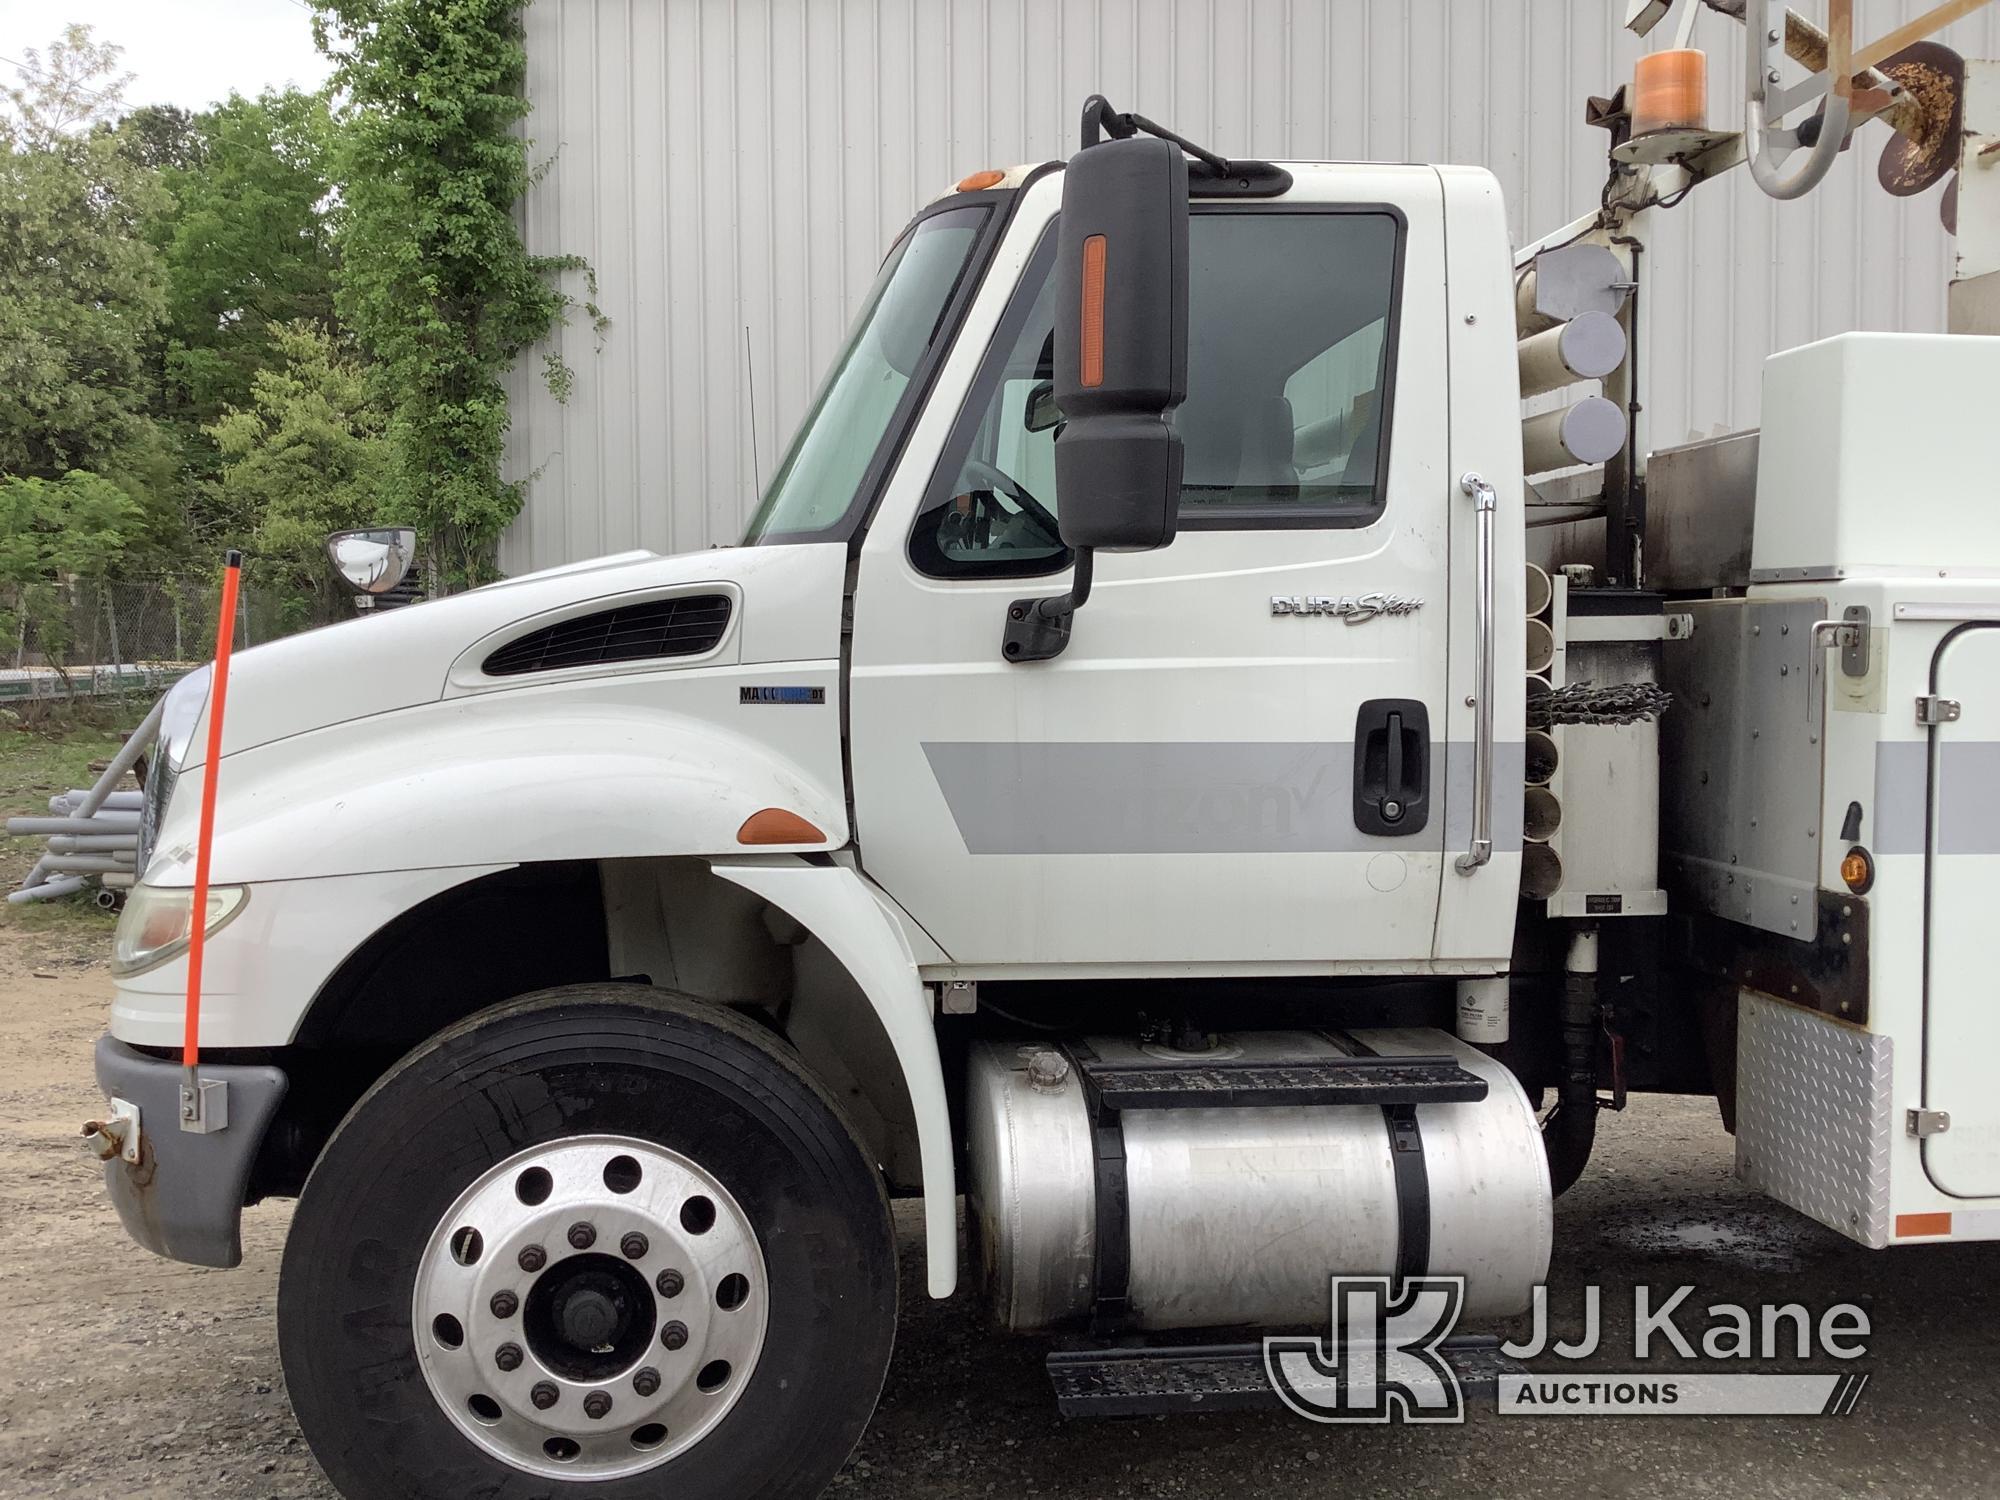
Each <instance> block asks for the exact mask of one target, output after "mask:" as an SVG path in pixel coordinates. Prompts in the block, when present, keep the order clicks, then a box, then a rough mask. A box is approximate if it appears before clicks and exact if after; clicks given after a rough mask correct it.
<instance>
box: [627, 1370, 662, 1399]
mask: <svg viewBox="0 0 2000 1500" xmlns="http://www.w3.org/2000/svg"><path fill="white" fill-rule="evenodd" d="M632 1389H633V1390H635V1391H637V1392H638V1393H639V1394H640V1395H642V1396H656V1395H658V1394H659V1391H660V1372H659V1371H658V1370H656V1369H654V1368H653V1367H652V1366H651V1365H648V1366H647V1367H646V1368H645V1369H643V1370H641V1371H640V1372H639V1373H638V1374H637V1375H634V1376H633V1377H632Z"/></svg>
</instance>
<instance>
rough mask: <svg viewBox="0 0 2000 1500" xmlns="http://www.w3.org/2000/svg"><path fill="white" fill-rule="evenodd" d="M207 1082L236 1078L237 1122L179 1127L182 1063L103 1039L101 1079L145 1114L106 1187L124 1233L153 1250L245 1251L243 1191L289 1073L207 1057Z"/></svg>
mask: <svg viewBox="0 0 2000 1500" xmlns="http://www.w3.org/2000/svg"><path fill="white" fill-rule="evenodd" d="M201 1077H202V1081H203V1082H207V1083H212V1082H220V1083H223V1084H226V1085H227V1086H228V1091H229V1103H228V1110H229V1115H228V1119H229V1123H228V1124H227V1125H225V1126H223V1127H222V1128H221V1129H219V1130H214V1131H211V1132H209V1133H207V1134H199V1133H196V1132H193V1131H184V1130H182V1129H181V1121H180V1111H181V1079H182V1069H181V1066H180V1064H179V1063H178V1062H172V1061H169V1060H167V1059H165V1058H160V1057H154V1056H151V1055H150V1054H148V1053H144V1052H140V1051H138V1050H137V1049H136V1048H133V1047H128V1046H126V1045H125V1043H123V1042H121V1041H118V1040H117V1039H116V1038H115V1037H109V1036H105V1037H100V1038H98V1042H97V1086H98V1087H99V1088H101V1089H103V1090H104V1092H105V1094H106V1096H107V1097H109V1098H111V1099H114V1100H122V1101H124V1102H125V1103H126V1104H127V1105H130V1106H132V1108H133V1110H135V1111H136V1113H137V1117H138V1118H137V1125H136V1128H137V1130H138V1133H139V1140H138V1149H137V1151H136V1153H131V1152H128V1153H126V1154H127V1155H132V1154H136V1155H137V1158H138V1159H137V1160H136V1161H128V1160H126V1159H125V1158H124V1157H123V1156H120V1155H116V1154H114V1155H113V1156H112V1157H111V1159H110V1160H108V1161H107V1162H105V1164H104V1186H105V1189H106V1191H108V1192H109V1193H110V1194H111V1202H112V1203H113V1205H114V1206H115V1207H116V1208H117V1210H118V1217H119V1219H120V1220H121V1221H123V1223H124V1225H125V1232H126V1233H127V1234H129V1235H131V1236H132V1238H133V1239H135V1240H137V1241H138V1242H139V1243H140V1244H141V1245H143V1246H145V1247H146V1248H147V1249H148V1250H150V1251H152V1252H153V1253H154V1254H155V1255H163V1256H165V1257H166V1258H167V1259H169V1260H182V1261H186V1262H188V1263H189V1264H190V1265H197V1266H234V1265H237V1264H240V1263H241V1262H242V1259H243V1235H242V1229H243V1197H244V1192H245V1190H246V1189H247V1188H248V1186H249V1183H250V1169H251V1167H252V1166H253V1165H255V1163H256V1160H257V1152H258V1150H259V1148H261V1147H262V1145H263V1144H264V1133H265V1132H266V1131H267V1130H269V1129H270V1127H271V1120H272V1118H273V1117H274V1116H275V1115H276V1114H277V1112H278V1106H279V1104H281V1103H282V1102H283V1101H284V1097H285V1090H286V1087H287V1083H286V1079H285V1075H284V1073H283V1071H281V1070H280V1069H278V1068H273V1067H262V1066H244V1065H240V1064H221V1065H217V1064H212V1063H203V1064H202V1065H201Z"/></svg>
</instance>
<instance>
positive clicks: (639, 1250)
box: [618, 1229, 649, 1260]
mask: <svg viewBox="0 0 2000 1500" xmlns="http://www.w3.org/2000/svg"><path fill="white" fill-rule="evenodd" d="M618 1248H619V1249H620V1250H623V1251H624V1252H625V1258H626V1259H627V1260H644V1259H645V1258H646V1251H647V1249H648V1248H649V1247H648V1246H647V1244H646V1237H645V1236H644V1235H643V1234H641V1233H639V1231H638V1230H636V1229H635V1230H633V1231H632V1232H631V1233H630V1234H628V1235H626V1236H625V1238H624V1239H622V1240H620V1241H619V1242H618Z"/></svg>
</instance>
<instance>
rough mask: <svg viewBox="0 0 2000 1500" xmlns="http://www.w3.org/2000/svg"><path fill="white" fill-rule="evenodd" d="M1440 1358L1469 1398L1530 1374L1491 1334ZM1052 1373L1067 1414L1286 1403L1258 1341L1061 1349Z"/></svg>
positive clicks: (1470, 1337)
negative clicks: (1510, 1378) (1503, 1378)
mask: <svg viewBox="0 0 2000 1500" xmlns="http://www.w3.org/2000/svg"><path fill="white" fill-rule="evenodd" d="M1438 1353H1439V1354H1441V1355H1442V1356H1443V1357H1444V1361H1445V1363H1446V1364H1448V1365H1449V1366H1451V1369H1452V1373H1454V1374H1455V1375H1457V1376H1458V1385H1459V1390H1460V1392H1461V1393H1462V1394H1463V1395H1465V1396H1466V1397H1472V1396H1486V1395H1491V1394H1494V1393H1495V1392H1496V1391H1497V1389H1498V1387H1499V1381H1500V1377H1501V1376H1502V1375H1517V1374H1524V1373H1525V1372H1526V1369H1525V1366H1523V1365H1521V1364H1519V1363H1517V1362H1516V1361H1514V1360H1512V1359H1510V1358H1508V1357H1507V1356H1506V1355H1505V1354H1502V1353H1501V1352H1500V1340H1499V1339H1497V1338H1495V1337H1492V1336H1491V1335H1485V1334H1460V1335H1455V1336H1453V1337H1452V1338H1448V1339H1446V1340H1445V1341H1444V1342H1443V1343H1442V1344H1440V1345H1439V1346H1438ZM1048 1372H1049V1383H1050V1384H1051V1385H1053V1386H1054V1387H1055V1393H1056V1408H1057V1410H1059V1411H1060V1412H1061V1413H1062V1414H1063V1415H1064V1416H1065V1417H1157V1416H1169V1415H1175V1414H1191V1413H1199V1412H1242V1411H1269V1410H1272V1409H1274V1408H1277V1407H1280V1406H1281V1405H1282V1404H1283V1403H1282V1402H1281V1401H1280V1400H1279V1398H1278V1393H1277V1391H1276V1390H1274V1389H1273V1388H1272V1386H1271V1381H1270V1377H1269V1376H1268V1375H1266V1374H1265V1373H1264V1350H1263V1346H1262V1345H1261V1344H1192V1345H1184V1346H1181V1347H1178V1348H1133V1349H1057V1350H1055V1351H1053V1352H1052V1353H1051V1354H1050V1355H1049V1357H1048Z"/></svg>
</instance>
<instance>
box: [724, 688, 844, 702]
mask: <svg viewBox="0 0 2000 1500" xmlns="http://www.w3.org/2000/svg"><path fill="white" fill-rule="evenodd" d="M736 701H737V702H738V703H824V702H826V689H825V688H823V687H747V688H740V689H738V691H737V699H736Z"/></svg>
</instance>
